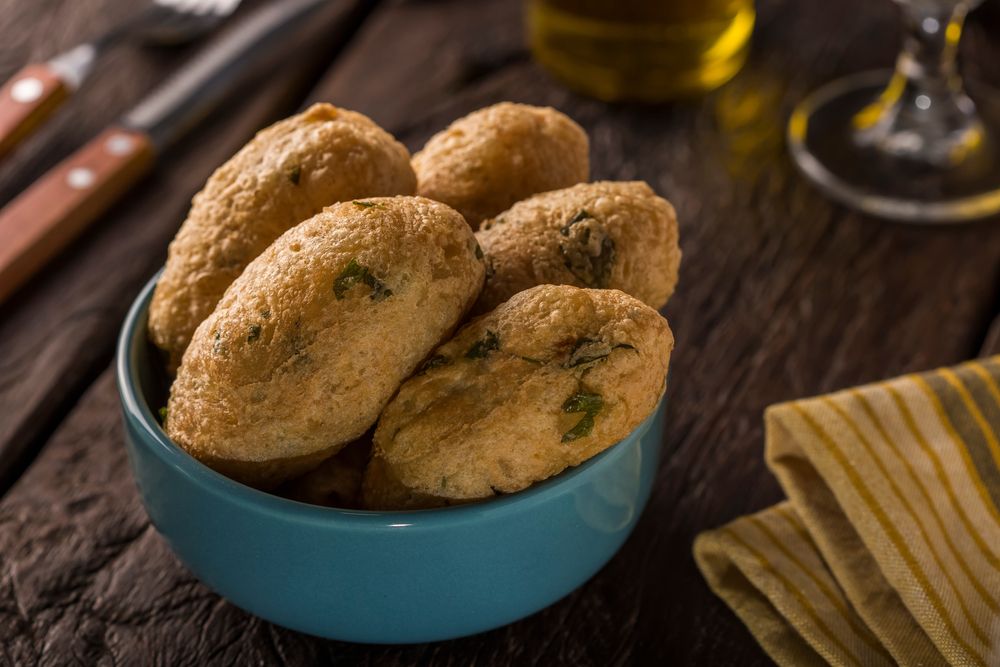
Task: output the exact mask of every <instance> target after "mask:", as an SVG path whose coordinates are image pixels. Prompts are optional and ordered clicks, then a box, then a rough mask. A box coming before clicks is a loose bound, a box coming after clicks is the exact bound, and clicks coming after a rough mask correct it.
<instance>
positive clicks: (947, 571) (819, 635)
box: [694, 357, 1000, 667]
mask: <svg viewBox="0 0 1000 667" xmlns="http://www.w3.org/2000/svg"><path fill="white" fill-rule="evenodd" d="M765 423H766V429H767V437H766V443H765V457H766V459H767V463H768V466H769V467H770V469H771V470H772V472H773V473H774V474H775V476H776V477H777V478H778V481H779V482H780V484H781V486H782V488H783V489H784V491H785V494H786V495H787V497H788V500H787V501H785V502H783V503H781V504H779V505H776V506H775V507H771V508H769V509H766V510H764V511H762V512H759V513H757V514H754V515H751V516H746V517H742V518H739V519H737V520H735V521H733V522H732V523H730V524H728V525H726V526H723V527H722V528H719V529H717V530H712V531H709V532H706V533H702V534H701V535H699V536H698V539H697V540H695V545H694V554H695V559H696V561H697V563H698V567H699V568H700V569H701V571H702V573H703V574H704V576H705V579H706V580H707V581H708V584H709V586H710V587H711V588H712V590H713V591H715V593H716V594H717V595H719V597H721V598H722V599H723V600H724V601H725V602H726V604H728V605H729V607H730V608H731V609H732V610H733V611H734V612H735V613H736V614H737V615H738V616H739V617H740V618H741V619H742V621H743V622H744V623H745V624H746V626H747V627H748V628H749V629H750V631H751V632H752V633H753V635H754V636H755V637H756V638H757V641H758V642H760V644H761V646H762V647H763V648H764V650H765V651H767V652H768V654H769V655H770V656H771V657H772V658H774V660H775V661H776V662H778V663H779V664H782V665H823V664H830V665H837V666H840V665H845V666H847V665H850V666H857V665H864V666H867V665H893V664H900V665H922V666H929V665H982V666H984V667H987V666H995V665H1000V509H998V508H1000V357H994V358H991V359H986V360H982V361H975V362H970V363H966V364H963V365H961V366H958V367H956V368H950V369H940V370H937V371H933V372H928V373H923V374H921V375H910V376H906V377H902V378H898V379H896V380H892V381H890V382H884V383H879V384H874V385H869V386H866V387H861V388H858V389H850V390H847V391H842V392H838V393H836V394H832V395H829V396H820V397H817V398H810V399H805V400H801V401H794V402H790V403H783V404H781V405H775V406H772V407H770V408H768V410H767V411H766V413H765Z"/></svg>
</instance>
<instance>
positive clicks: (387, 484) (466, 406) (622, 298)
mask: <svg viewBox="0 0 1000 667" xmlns="http://www.w3.org/2000/svg"><path fill="white" fill-rule="evenodd" d="M491 334H492V336H491ZM672 349H673V336H672V334H671V332H670V328H669V327H668V326H667V322H666V320H664V319H663V317H661V316H660V315H659V313H657V312H656V311H654V310H653V309H651V308H649V307H648V306H646V305H645V304H643V303H642V302H640V301H638V300H637V299H635V298H633V297H631V296H628V295H627V294H625V293H623V292H620V291H618V290H590V289H579V288H577V287H570V286H555V285H541V286H538V287H534V288H531V289H529V290H526V291H524V292H521V293H519V294H517V295H516V296H514V297H513V298H512V299H511V300H510V301H508V302H506V303H505V304H503V305H501V306H499V307H498V308H497V309H496V310H495V311H493V312H492V313H489V314H487V315H484V316H482V317H480V318H477V319H475V320H473V321H472V322H470V323H469V324H468V325H467V326H465V327H463V328H462V330H461V331H459V333H458V334H457V335H456V336H455V337H454V338H453V339H452V340H451V341H449V342H448V343H445V344H444V345H442V346H441V347H439V348H438V349H437V350H436V351H435V352H434V355H433V356H432V357H431V358H430V359H431V360H432V361H431V362H430V363H425V370H424V371H423V372H418V373H417V374H416V375H414V376H413V377H411V378H410V379H409V380H407V381H406V382H405V383H404V384H403V386H402V387H400V390H399V392H398V393H397V395H396V397H395V398H394V399H393V400H392V402H391V403H390V404H389V405H388V406H387V407H386V409H385V411H384V412H383V413H382V417H381V418H380V420H379V424H378V427H377V428H376V430H375V439H374V440H375V441H374V450H373V459H372V462H371V463H370V464H369V467H368V470H367V471H366V473H365V484H364V488H363V494H364V500H365V503H366V505H367V506H369V507H372V508H375V509H399V508H412V507H427V506H435V505H444V504H451V503H454V502H468V501H471V500H477V499H483V498H489V497H491V496H493V495H496V494H498V493H513V492H515V491H519V490H521V489H524V488H526V487H528V486H530V485H531V484H532V483H534V482H537V481H540V480H543V479H546V478H548V477H551V476H552V475H555V474H558V473H559V472H561V471H562V470H564V469H565V468H566V467H568V466H574V465H578V464H579V463H581V462H583V461H585V460H586V459H588V458H590V457H592V456H594V455H595V454H597V453H599V452H601V451H603V450H604V449H606V448H608V447H610V446H611V445H613V444H614V443H616V442H618V441H619V440H621V439H622V438H624V437H625V436H626V435H628V434H629V433H630V432H631V431H632V430H633V429H635V428H636V427H637V426H638V425H639V424H640V423H641V422H642V421H643V420H644V419H645V418H646V417H647V416H648V415H649V414H650V412H651V411H652V410H653V409H654V407H655V406H656V403H657V401H658V400H659V398H660V395H661V394H662V392H663V388H664V382H665V379H666V375H667V366H668V364H669V360H670V352H671V350H672ZM434 360H437V361H434ZM578 394H589V395H593V394H596V395H599V396H600V401H601V406H600V409H599V410H597V412H596V413H595V415H594V420H593V425H592V429H590V430H588V429H586V428H583V429H581V428H580V424H581V420H582V419H583V418H584V417H585V413H584V412H583V411H580V410H576V409H571V410H567V409H564V408H566V406H567V401H568V400H569V399H570V398H571V397H573V396H575V395H578ZM572 432H576V437H574V438H570V439H568V440H567V438H568V434H570V433H572Z"/></svg>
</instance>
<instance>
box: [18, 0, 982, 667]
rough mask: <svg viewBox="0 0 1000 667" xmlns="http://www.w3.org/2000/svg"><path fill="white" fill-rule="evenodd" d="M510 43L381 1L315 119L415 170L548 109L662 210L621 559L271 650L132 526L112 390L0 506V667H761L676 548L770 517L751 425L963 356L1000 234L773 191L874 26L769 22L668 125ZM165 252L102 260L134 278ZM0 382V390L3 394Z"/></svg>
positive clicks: (888, 49)
mask: <svg viewBox="0 0 1000 667" xmlns="http://www.w3.org/2000/svg"><path fill="white" fill-rule="evenodd" d="M990 17H992V18H990ZM995 17H996V14H995V13H994V14H990V15H988V16H987V19H988V20H992V21H993V22H992V23H981V24H979V25H977V24H976V20H975V17H974V20H973V25H972V26H971V28H970V35H969V39H968V42H967V43H966V44H965V45H964V46H965V55H966V62H967V63H969V65H970V67H971V68H972V69H973V70H974V71H975V72H976V73H977V74H978V75H979V76H980V78H984V79H986V80H988V81H992V82H993V83H995V84H996V83H1000V70H998V67H1000V57H998V56H1000V44H996V43H995V41H994V43H991V41H990V40H988V39H987V34H988V30H995V29H996V22H995V21H996V18H995ZM520 35H521V33H520V17H519V3H513V2H510V1H509V0H483V1H482V2H477V3H469V2H467V0H435V1H433V2H398V3H392V4H388V5H386V6H384V7H382V8H380V9H379V10H378V11H377V12H376V13H375V14H374V15H373V16H372V17H371V18H370V20H369V21H368V22H367V23H366V25H365V27H364V28H363V30H362V32H361V33H360V35H359V36H358V38H357V39H356V40H355V41H354V42H353V43H352V46H351V48H350V49H349V50H348V51H347V52H346V53H345V54H343V56H342V57H341V59H340V60H339V61H338V62H337V64H336V66H335V67H334V68H333V69H332V70H331V73H330V75H329V76H328V77H327V78H326V79H325V80H324V81H323V82H322V84H321V85H320V86H319V87H318V88H317V89H316V91H314V93H313V94H312V95H311V96H310V97H311V98H312V99H324V100H330V101H333V102H335V103H337V104H342V105H344V106H348V107H352V108H356V109H358V110H360V111H363V112H366V113H369V114H370V115H372V116H373V117H374V118H375V119H376V120H378V121H379V122H381V123H383V124H384V125H385V126H386V127H387V129H389V130H390V131H392V132H394V133H396V134H397V135H398V136H400V138H401V139H403V140H404V141H405V142H406V143H407V144H408V145H409V146H410V147H411V148H418V147H419V146H420V145H421V144H422V143H423V141H424V140H426V138H427V137H428V136H429V135H430V134H431V133H432V132H434V131H436V130H438V129H440V128H442V127H443V126H444V125H446V124H447V123H448V122H449V121H450V120H452V119H453V118H455V117H457V116H459V115H461V114H463V113H466V112H468V111H470V110H472V109H474V108H476V107H479V106H482V105H484V104H488V103H491V102H495V101H499V100H502V99H513V100H518V101H525V102H531V103H536V104H552V105H554V106H557V107H559V108H561V109H562V110H564V111H566V112H567V113H569V114H570V115H572V116H573V117H574V118H576V119H577V120H578V121H580V122H581V123H582V124H583V125H584V126H585V127H586V129H587V130H588V131H589V132H590V134H591V137H592V164H593V165H594V176H595V178H615V179H633V178H641V179H645V180H647V181H649V182H650V184H651V185H652V186H653V187H654V188H655V189H657V190H658V191H660V192H661V193H662V194H664V195H665V196H667V197H668V198H670V199H671V200H672V201H673V202H674V204H675V205H676V207H677V210H678V215H679V218H680V220H681V242H682V246H683V249H684V253H685V255H684V262H683V265H682V271H681V282H680V286H679V289H678V292H677V295H676V296H675V298H674V299H673V301H671V303H670V304H669V305H668V307H667V309H666V314H667V316H668V318H669V319H670V322H671V325H672V327H673V329H674V332H675V335H676V338H677V348H676V353H675V356H674V360H673V364H672V368H671V386H670V388H669V398H668V434H667V437H666V441H665V442H664V460H663V462H662V466H661V469H660V471H659V475H658V478H657V485H656V487H655V489H654V493H653V497H652V499H651V501H650V505H649V507H648V509H647V510H646V512H645V514H644V515H643V517H642V519H641V521H640V523H639V525H638V527H637V529H636V531H635V533H634V535H633V536H632V538H631V539H630V540H629V541H628V543H627V544H626V545H625V547H624V548H623V549H622V551H621V553H620V554H619V555H618V556H616V557H615V559H613V560H612V562H611V563H609V565H608V566H607V567H605V568H604V569H603V570H602V571H601V572H600V573H599V574H598V575H597V576H596V577H595V578H594V579H593V580H591V581H590V582H588V583H587V584H586V585H584V586H583V587H582V588H581V589H579V590H578V591H576V592H575V593H573V594H572V595H570V596H569V597H568V598H566V599H565V600H563V601H561V602H559V603H557V604H555V605H553V606H552V607H550V608H548V609H546V610H544V611H542V612H540V613H539V614H536V615H534V616H532V617H531V618H528V619H525V620H523V621H521V622H518V623H515V624H513V625H510V626H508V627H505V628H501V629H498V630H495V631H493V632H489V633H485V634H482V635H478V636H475V637H469V638H466V639H461V640H457V641H453V642H445V643H440V644H429V645H419V646H406V647H366V646H357V645H348V644H341V643H337V642H327V641H321V640H318V639H315V638H311V637H307V636H304V635H300V634H297V633H294V632H291V631H287V630H283V629H281V628H276V627H274V626H271V625H269V624H267V623H264V622H262V621H260V620H258V619H255V618H253V617H251V616H249V615H247V614H245V613H243V612H240V611H239V610H236V609H235V608H233V607H232V606H231V605H229V604H228V603H226V602H224V601H222V600H220V599H219V598H217V597H216V596H214V595H213V594H212V593H210V592H209V591H208V590H206V589H205V588H204V587H203V586H201V585H200V584H198V583H197V582H196V581H194V580H193V578H192V577H191V575H189V574H188V573H187V572H186V571H185V570H184V569H183V568H182V567H181V566H180V565H179V564H178V563H177V562H176V561H175V560H174V559H173V557H172V556H171V555H170V553H169V551H168V550H167V548H166V546H165V544H164V543H163V541H162V540H161V539H160V538H159V537H158V536H157V535H156V534H155V532H154V531H153V530H152V528H151V527H150V526H149V524H148V521H147V520H146V518H145V515H144V513H143V512H142V509H141V508H140V507H139V506H138V504H137V502H138V501H137V498H136V495H135V492H134V490H133V487H132V483H131V480H130V479H129V475H128V472H127V468H126V464H125V457H124V450H123V447H122V445H121V440H122V433H121V429H120V426H119V424H118V414H117V406H116V401H115V394H114V387H113V383H112V378H111V375H110V373H105V374H104V375H103V376H102V377H101V378H100V380H99V381H98V382H97V383H96V384H95V385H94V386H93V387H92V388H91V389H90V390H89V391H88V393H87V394H86V395H85V397H84V398H83V399H82V400H81V401H80V403H79V405H78V406H77V407H76V409H75V410H74V411H73V413H72V415H71V416H70V418H69V419H68V420H67V421H66V422H65V423H64V424H63V425H62V427H61V428H60V429H59V431H58V432H57V433H56V435H55V436H54V437H53V439H52V440H51V441H50V442H49V443H48V445H47V446H46V448H45V449H44V450H43V452H42V453H41V455H40V456H39V458H38V459H37V460H36V461H35V463H34V464H33V466H32V467H31V468H30V469H29V471H28V472H27V474H26V475H24V476H23V477H22V478H21V479H20V481H19V482H18V483H17V484H16V485H15V486H14V487H13V488H12V490H11V491H10V493H9V494H8V495H7V496H6V497H5V498H4V499H3V501H2V502H0V637H10V638H11V639H10V640H8V641H5V642H3V643H0V646H2V648H0V661H5V662H7V663H9V664H24V663H27V664H31V663H32V662H36V661H39V662H41V663H42V664H46V663H51V664H61V663H64V662H68V661H73V660H76V661H79V662H85V663H107V664H119V663H120V664H132V663H136V662H139V661H142V662H144V663H149V662H152V663H154V664H171V665H173V664H180V665H183V664H237V663H240V664H242V663H256V664H278V663H285V664H316V663H326V662H341V663H344V664H360V665H368V664H380V665H381V664H389V665H393V664H395V665H404V664H434V665H459V664H461V665H466V664H470V663H476V664H488V665H506V664H517V665H522V664H528V665H533V664H535V665H543V664H544V665H549V664H594V665H615V664H639V665H646V664H706V665H732V664H739V665H763V664H768V660H767V658H766V657H765V656H764V654H763V653H762V652H761V651H760V649H759V648H758V647H757V646H756V644H755V643H754V642H753V640H752V638H751V637H750V635H749V634H748V633H747V632H746V630H745V629H744V628H743V627H742V626H741V625H740V623H739V622H738V621H737V619H736V618H735V616H733V615H732V614H731V613H730V612H729V611H728V610H727V609H726V608H725V607H724V605H723V604H722V603H721V602H719V601H718V600H717V599H715V598H714V597H713V596H712V595H711V594H710V592H709V591H708V589H707V587H706V586H705V584H704V582H703V581H702V579H701V577H700V575H699V574H698V573H697V571H696V569H695V567H694V563H693V559H692V557H691V552H690V550H691V542H692V539H693V537H694V535H695V534H696V533H697V532H698V531H700V530H704V529H706V528H711V527H714V526H717V525H719V524H721V523H723V522H725V521H727V520H729V519H732V518H734V517H735V516H737V515H740V514H743V513H746V512H750V511H753V510H756V509H759V508H762V507H764V506H766V505H768V504H770V503H773V502H775V501H776V500H777V499H778V498H779V497H780V492H779V489H778V488H777V485H776V483H775V482H774V480H773V479H772V478H771V476H770V475H769V474H768V473H767V471H766V469H765V466H764V463H763V445H762V435H763V434H762V429H761V427H762V420H761V413H762V410H763V408H764V407H765V406H766V405H768V404H770V403H773V402H776V401H780V400H785V399H789V398H793V397H799V396H804V395H809V394H815V393H818V392H824V391H829V390H831V389H835V388H838V387H843V386H848V385H851V384H855V383H859V382H865V381H870V380H875V379H878V378H882V377H889V376H892V375H896V374H899V373H902V372H905V371H910V370H918V369H921V368H927V367H931V366H934V365H939V364H947V363H953V362H956V361H959V360H961V359H964V358H967V357H970V356H974V355H975V354H976V352H977V351H978V350H979V349H980V347H981V346H982V338H983V335H984V332H985V331H986V329H987V326H988V324H989V322H990V320H991V319H992V318H993V317H994V315H995V313H996V305H997V303H998V293H997V285H998V278H1000V276H998V273H1000V227H998V226H996V225H990V224H981V225H977V226H971V227H962V228H956V229H915V228H909V227H902V226H896V225H889V224H885V223H880V222H877V221H874V220H871V219H869V218H865V217H863V216H860V215H857V214H854V213H850V212H847V211H846V210H844V209H842V208H840V207H837V206H834V205H832V204H831V203H829V202H828V201H827V200H826V199H824V198H823V197H822V196H821V195H819V194H818V193H816V192H815V191H813V190H812V189H811V188H810V187H809V186H808V185H807V184H806V183H804V182H803V181H802V180H801V178H799V177H798V176H797V175H796V173H795V172H794V170H793V169H792V168H791V165H790V163H789V160H788V158H787V157H786V154H785V152H784V146H783V143H782V136H783V126H782V123H783V120H784V119H785V118H787V114H788V112H789V110H790V108H791V105H792V104H794V102H795V101H796V100H798V99H800V98H801V97H802V95H803V94H804V93H805V92H807V91H808V90H810V89H811V88H813V87H814V86H815V85H817V84H819V83H821V82H824V81H827V80H829V79H830V78H832V77H834V76H837V75H840V74H845V73H849V72H853V71H857V70H861V69H867V68H870V67H875V66H884V65H887V64H889V63H891V61H892V58H893V55H894V49H895V46H896V40H895V39H890V38H887V36H889V35H896V31H895V26H894V14H893V10H892V7H891V5H890V4H889V3H867V2H865V1H864V0H850V1H849V2H843V3H824V2H820V1H819V0H813V1H810V2H801V1H798V2H797V1H794V0H766V1H764V2H761V3H760V21H759V25H758V29H757V32H756V35H755V44H754V52H753V55H752V57H751V60H750V63H749V64H748V66H747V67H746V68H745V69H744V71H743V72H741V73H740V75H738V77H737V78H736V79H735V80H734V81H733V82H732V83H731V84H730V85H728V86H726V87H725V88H723V89H722V90H720V91H718V92H717V93H714V94H712V95H710V96H708V97H706V98H705V99H703V100H700V101H695V102H690V103H686V104H676V105H667V106H662V107H633V106H609V105H605V104H601V103H598V102H595V101H592V100H587V99H584V98H580V97H577V96H575V95H573V94H570V93H568V92H566V91H565V90H563V89H562V88H560V87H558V86H556V85H554V84H553V82H552V81H551V80H550V79H549V78H548V77H547V75H545V74H544V73H543V72H541V71H540V70H539V69H538V68H537V67H535V66H534V65H532V64H531V63H530V60H529V59H528V58H527V57H526V54H525V51H524V47H523V44H522V43H521V36H520ZM219 152H221V150H220V151H219ZM194 154H195V153H194V152H191V153H188V154H187V156H188V157H189V158H191V157H192V156H193V155H194ZM214 155H215V154H214V153H213V156H214ZM199 164H200V163H199ZM177 178H180V176H178V177H177ZM183 182H184V183H187V181H186V180H185V181H183ZM182 189H183V188H182V187H178V188H177V190H176V191H175V190H171V191H170V194H169V196H167V197H166V198H165V197H156V198H155V202H145V206H148V207H149V209H148V210H152V209H153V208H154V207H157V206H159V207H162V206H164V203H163V202H164V201H173V200H174V199H180V198H181V197H180V194H179V191H180V190H182ZM148 194H149V193H147V196H148ZM133 205H134V206H136V207H142V206H143V205H144V202H143V200H142V199H140V198H137V199H136V202H135V203H134V204H133ZM176 206H177V208H182V206H181V204H180V203H178V204H176ZM160 234H161V236H156V238H155V239H153V238H151V237H152V236H155V235H151V237H147V239H146V240H145V241H144V242H143V243H139V242H138V241H134V242H133V245H126V247H125V248H123V249H122V250H121V251H120V254H119V255H117V257H118V258H119V261H126V260H127V261H130V262H131V263H132V265H134V266H133V267H132V268H131V269H130V273H129V275H130V276H135V277H136V279H137V280H138V276H139V275H140V274H142V270H143V269H144V268H145V267H146V266H147V265H148V263H149V260H148V259H146V258H143V257H140V256H139V255H142V254H143V253H146V254H147V255H148V254H150V247H151V246H153V245H155V242H156V241H159V242H162V240H163V236H165V234H164V233H163V232H160ZM111 236H113V235H111ZM115 238H117V237H115ZM119 242H121V241H119ZM128 251H131V254H134V255H136V257H134V258H132V259H129V258H130V257H131V255H130V253H129V252H128ZM159 252H162V248H161V250H159ZM92 261H93V260H92ZM66 270H67V271H70V272H68V273H66V274H64V276H66V277H67V278H68V277H69V276H74V277H75V279H76V280H78V281H82V282H84V283H85V284H89V286H90V288H91V289H93V288H94V286H95V285H96V284H98V282H99V280H100V279H101V276H95V275H94V274H93V273H88V271H90V272H93V271H94V269H93V265H92V264H78V265H74V267H73V268H72V269H70V268H67V269H66ZM74 271H75V272H74ZM88 281H89V282H88ZM85 293H86V290H80V291H79V292H75V293H73V294H72V295H67V297H66V300H65V301H62V302H58V301H57V302H56V303H57V305H58V304H59V303H62V304H63V306H64V307H65V306H66V305H69V304H75V303H76V300H78V299H80V298H81V296H82V295H84V294H85ZM50 298H52V297H50ZM91 303H92V302H91ZM57 305H54V306H52V308H56V307H57ZM122 307H124V304H123V305H122ZM104 308H105V309H107V308H109V307H108V306H104ZM106 316H107V314H106V312H105V311H102V312H101V317H102V318H103V317H106ZM27 325H28V322H25V321H22V322H21V326H27ZM3 327H6V323H4V324H3V325H0V333H2V331H3ZM94 331H95V333H94V334H92V335H93V336H95V340H97V339H98V337H99V336H102V335H106V331H105V330H104V329H102V328H101V327H95V328H94ZM52 349H53V350H55V349H57V348H52ZM50 354H55V352H50ZM0 363H2V361H0ZM9 370H10V369H9V368H2V367H0V378H2V379H3V381H6V382H8V383H16V382H15V381H14V380H13V379H9V378H12V376H11V375H10V374H9ZM29 386H30V385H29ZM0 409H2V408H0Z"/></svg>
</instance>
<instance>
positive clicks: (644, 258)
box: [475, 181, 681, 313]
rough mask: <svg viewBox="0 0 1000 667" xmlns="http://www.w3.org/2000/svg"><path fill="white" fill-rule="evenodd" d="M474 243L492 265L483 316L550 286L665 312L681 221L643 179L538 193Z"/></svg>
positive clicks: (485, 228) (480, 306)
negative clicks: (587, 290) (600, 291)
mask: <svg viewBox="0 0 1000 667" xmlns="http://www.w3.org/2000/svg"><path fill="white" fill-rule="evenodd" d="M476 238H477V239H479V244H480V245H481V246H482V248H483V251H484V252H485V253H486V254H487V256H488V257H489V260H488V262H489V266H490V272H489V273H488V274H487V279H486V285H485V286H484V287H483V292H482V294H480V296H479V301H478V302H477V303H476V306H475V312H478V313H482V312H487V311H489V310H492V309H493V308H495V307H496V306H497V305H499V304H501V303H503V302H504V301H506V300H507V299H509V298H510V297H512V296H514V295H515V294H517V293H518V292H520V291H522V290H525V289H528V288H529V287H533V286H535V285H544V284H547V283H551V284H555V285H576V286H577V287H604V288H614V289H620V290H622V291H623V292H625V293H627V294H631V295H632V296H634V297H636V298H637V299H639V300H641V301H643V302H644V303H646V304H647V305H649V306H651V307H653V308H656V309H660V308H662V307H663V306H664V305H665V304H666V303H667V300H668V299H669V298H670V296H671V295H672V294H673V292H674V288H675V287H676V285H677V271H678V268H679V267H680V260H681V250H680V246H679V245H678V231H677V215H676V213H675V212H674V207H673V206H671V205H670V202H668V201H667V200H665V199H663V198H661V197H658V196H657V195H656V193H655V192H653V190H652V189H651V188H650V187H649V186H648V185H647V184H646V183H644V182H641V181H633V182H621V183H619V182H598V183H582V184H580V185H574V186H573V187H570V188H566V189H563V190H555V191H553V192H546V193H543V194H540V195H535V196H534V197H531V198H530V199H526V200H524V201H521V202H518V203H517V204H514V206H513V207H511V208H510V209H509V210H507V211H505V212H503V213H501V214H500V215H498V216H496V217H495V218H491V219H489V220H485V221H483V223H482V225H481V227H480V230H479V231H478V232H476Z"/></svg>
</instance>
